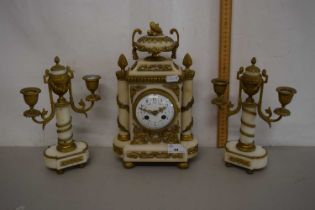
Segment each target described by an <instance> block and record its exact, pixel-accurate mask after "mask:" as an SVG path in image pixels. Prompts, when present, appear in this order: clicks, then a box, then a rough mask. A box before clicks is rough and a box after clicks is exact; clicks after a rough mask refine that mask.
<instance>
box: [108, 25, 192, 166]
mask: <svg viewBox="0 0 315 210" xmlns="http://www.w3.org/2000/svg"><path fill="white" fill-rule="evenodd" d="M170 33H171V34H174V33H175V34H176V37H177V41H174V40H173V39H172V38H171V37H169V36H165V35H163V32H162V30H161V28H160V27H159V25H158V24H156V23H154V22H151V23H150V29H149V30H148V32H147V35H144V36H141V37H140V38H139V39H138V40H137V41H135V36H136V35H137V34H142V31H141V30H140V29H136V30H134V32H133V35H132V46H133V58H134V60H135V63H134V64H133V65H132V66H131V67H130V68H126V67H127V65H128V63H127V59H126V57H125V56H124V55H121V56H120V57H119V59H118V65H119V66H120V70H119V71H117V72H116V76H117V79H118V95H117V105H118V109H119V113H118V118H117V125H118V129H119V131H118V134H117V136H116V137H115V138H114V142H113V146H114V151H115V152H116V154H117V155H118V156H119V157H121V158H122V159H123V162H124V165H125V167H127V168H131V167H133V166H134V164H135V163H136V162H175V163H178V166H179V167H180V168H187V167H188V160H189V159H190V158H192V157H194V156H195V155H196V154H197V150H198V143H197V140H196V138H195V137H194V136H193V134H192V131H191V129H192V126H193V118H192V112H191V108H192V105H193V102H194V99H193V96H192V80H193V77H194V74H195V72H194V71H193V70H191V69H190V66H191V65H192V60H191V57H190V55H189V54H186V56H185V57H184V60H183V64H184V66H185V68H180V67H179V66H178V65H177V64H176V63H175V62H174V60H173V59H174V58H175V57H176V50H177V48H178V46H179V42H178V40H179V35H178V32H177V30H176V29H171V30H170ZM138 51H140V52H144V53H146V54H149V55H147V56H146V57H144V58H139V55H138ZM167 52H171V56H170V57H167V56H164V55H165V54H167ZM160 53H164V54H163V56H161V55H160Z"/></svg>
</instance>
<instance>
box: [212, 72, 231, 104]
mask: <svg viewBox="0 0 315 210" xmlns="http://www.w3.org/2000/svg"><path fill="white" fill-rule="evenodd" d="M211 82H212V84H213V89H214V92H215V93H216V94H217V97H216V98H214V99H212V101H211V103H212V104H215V105H217V106H219V107H220V106H222V105H225V104H226V101H224V96H223V95H224V93H225V91H226V88H227V85H228V84H229V82H228V81H227V80H224V79H219V78H215V79H212V80H211Z"/></svg>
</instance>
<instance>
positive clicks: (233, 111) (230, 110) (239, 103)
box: [227, 67, 244, 117]
mask: <svg viewBox="0 0 315 210" xmlns="http://www.w3.org/2000/svg"><path fill="white" fill-rule="evenodd" d="M243 72H244V68H243V67H241V68H240V69H239V70H238V72H237V75H236V79H237V80H239V87H238V98H237V106H236V107H235V109H233V107H234V105H233V104H232V103H231V102H230V101H229V103H228V104H229V105H228V107H227V108H228V117H229V116H232V115H235V114H237V113H238V112H239V111H240V110H241V108H242V85H241V81H240V78H241V74H243Z"/></svg>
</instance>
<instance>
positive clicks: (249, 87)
mask: <svg viewBox="0 0 315 210" xmlns="http://www.w3.org/2000/svg"><path fill="white" fill-rule="evenodd" d="M251 63H252V65H250V66H248V67H246V68H245V70H244V68H243V67H241V68H240V69H239V71H238V72H237V79H238V80H239V93H238V103H237V106H236V107H235V108H234V109H233V105H232V104H231V102H229V106H222V105H226V104H227V102H226V101H225V100H224V98H223V94H224V92H225V90H226V87H227V86H228V81H227V80H222V79H218V78H217V79H213V80H212V83H213V88H214V91H215V93H216V94H217V95H218V97H217V98H214V99H213V100H212V103H213V104H215V105H217V106H218V107H219V108H223V107H228V109H229V110H228V116H231V115H234V114H236V113H238V112H239V111H240V110H241V109H242V116H241V128H240V139H239V140H238V141H229V142H228V143H227V144H226V145H225V154H224V161H225V163H226V165H227V166H231V165H236V166H239V167H242V168H245V169H247V172H248V173H253V171H254V170H256V169H261V168H264V167H265V166H266V165H267V160H268V153H267V151H266V150H265V149H264V148H263V147H261V146H258V145H255V142H254V137H255V127H256V124H255V118H256V115H257V114H258V115H259V116H260V117H261V118H262V119H263V120H264V121H265V122H267V123H268V124H269V126H271V123H272V122H277V121H279V120H281V119H282V117H286V116H289V115H290V111H289V110H288V109H286V108H285V106H286V105H287V104H289V103H290V102H291V100H292V98H293V95H294V94H295V93H296V90H295V89H294V88H291V87H284V86H283V87H278V88H277V89H276V91H277V92H278V96H279V101H280V103H281V107H279V108H276V109H275V110H274V113H275V114H276V115H277V117H276V118H274V119H273V118H272V111H271V108H270V107H269V108H268V109H266V110H265V112H266V113H264V112H263V111H262V98H263V91H264V84H265V83H267V82H268V75H267V72H266V70H265V69H264V70H262V71H260V69H259V68H258V67H257V66H256V65H255V64H256V59H255V58H252V60H251ZM242 91H243V92H244V93H246V94H247V96H248V97H247V98H246V99H245V100H244V101H242ZM258 92H260V93H259V100H258V103H256V102H255V100H254V98H253V96H254V95H256V94H257V93H258Z"/></svg>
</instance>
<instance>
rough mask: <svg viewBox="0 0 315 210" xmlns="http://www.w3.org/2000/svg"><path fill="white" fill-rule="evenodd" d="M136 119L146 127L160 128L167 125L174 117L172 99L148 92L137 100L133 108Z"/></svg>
mask: <svg viewBox="0 0 315 210" xmlns="http://www.w3.org/2000/svg"><path fill="white" fill-rule="evenodd" d="M135 115H136V118H137V121H138V122H139V123H140V124H141V125H142V126H143V127H145V128H148V129H153V130H155V129H161V128H164V127H166V126H167V125H169V124H170V123H171V122H172V120H173V119H174V117H175V107H174V104H173V103H172V101H171V100H170V99H169V98H168V97H166V96H164V95H160V94H148V95H146V96H144V97H142V98H141V99H140V100H138V103H137V104H136V109H135Z"/></svg>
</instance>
